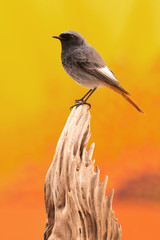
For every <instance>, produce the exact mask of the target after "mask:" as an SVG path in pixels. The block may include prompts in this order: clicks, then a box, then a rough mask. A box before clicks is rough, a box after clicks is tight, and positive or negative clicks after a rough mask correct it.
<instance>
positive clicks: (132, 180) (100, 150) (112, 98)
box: [0, 0, 160, 240]
mask: <svg viewBox="0 0 160 240" xmlns="http://www.w3.org/2000/svg"><path fill="white" fill-rule="evenodd" d="M0 12H1V13H0V18H1V19H0V25H1V28H0V29H1V31H0V41H1V43H0V47H1V54H0V66H1V71H0V79H1V87H0V104H1V117H0V131H1V135H0V137H1V139H0V146H1V150H0V160H1V167H0V215H1V222H0V226H1V227H0V236H1V239H3V240H8V239H16V240H20V239H24V240H25V239H26V240H27V239H43V231H44V225H45V217H46V216H45V209H44V200H43V198H44V197H43V185H44V179H45V174H46V172H47V169H48V168H49V165H50V163H51V161H52V159H53V155H54V151H55V147H56V144H57V141H58V138H59V135H60V133H61V131H62V129H63V127H64V124H65V122H66V120H67V117H68V115H69V113H70V110H69V107H70V106H71V105H73V103H74V99H77V98H80V97H81V96H83V95H84V94H85V92H86V91H87V89H84V88H83V87H81V86H78V85H77V84H76V83H74V81H72V80H71V79H70V78H69V76H67V75H66V73H65V72H64V70H63V68H62V65H61V61H60V51H61V47H60V43H59V42H58V41H57V40H55V39H52V38H51V36H52V35H58V34H60V33H61V32H63V31H65V30H75V31H78V32H80V33H81V34H82V35H83V36H84V37H85V38H86V39H87V41H88V42H89V43H90V44H91V45H92V46H94V47H95V48H96V49H97V50H98V51H99V52H100V54H101V55H102V56H103V58H104V60H105V61H106V63H107V64H108V66H109V67H110V68H111V69H112V71H113V72H114V73H115V75H116V77H117V78H118V80H119V82H120V83H121V85H122V86H123V87H124V88H125V89H126V90H127V91H129V92H130V93H131V94H132V96H133V98H134V99H135V100H136V102H137V103H138V104H139V105H140V106H141V108H142V109H143V110H144V112H145V115H141V114H139V112H138V111H136V110H135V109H134V108H133V107H132V106H131V105H129V104H128V103H127V102H126V101H125V100H124V99H122V98H121V96H120V95H118V94H116V93H114V92H112V91H111V90H109V89H107V88H103V89H99V90H97V91H96V92H95V93H94V95H93V96H92V97H91V99H90V103H91V104H92V108H91V115H92V119H91V131H92V137H91V140H90V143H91V142H93V141H94V142H95V143H96V148H95V152H94V157H95V159H96V165H98V166H99V168H100V170H101V180H102V179H103V178H104V176H105V175H108V176H109V183H108V188H107V194H109V193H110V190H111V189H112V188H114V189H115V196H114V202H113V209H114V211H115V216H116V218H118V221H119V223H120V224H121V225H122V230H123V236H122V239H123V240H127V239H130V240H134V239H136V240H141V239H145V240H150V239H158V238H159V237H158V236H159V229H158V227H159V222H160V204H159V203H160V174H159V172H160V164H159V158H160V128H159V126H160V111H159V107H160V31H159V25H160V14H159V13H160V2H159V1H158V0H154V1H153V0H145V1H144V0H141V1H139V0H130V1H128V0H122V1H117V0H112V1H106V0H99V1H95V0H93V1H91V0H85V1H83V0H82V1H64V0H59V1H54V0H52V1H51V0H48V1H45V0H42V1H36V0H27V1H26V0H24V1H20V0H15V1H11V0H9V1H3V2H2V3H1V7H0Z"/></svg>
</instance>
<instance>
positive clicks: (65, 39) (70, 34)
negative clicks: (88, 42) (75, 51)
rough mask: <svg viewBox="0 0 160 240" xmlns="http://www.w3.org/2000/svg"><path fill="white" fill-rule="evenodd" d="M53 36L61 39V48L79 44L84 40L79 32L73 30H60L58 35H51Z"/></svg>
mask: <svg viewBox="0 0 160 240" xmlns="http://www.w3.org/2000/svg"><path fill="white" fill-rule="evenodd" d="M53 38H57V39H59V40H60V41H61V43H62V48H63V47H64V48H65V47H66V48H68V47H72V46H75V47H76V46H80V45H83V43H84V42H85V39H84V38H83V37H82V36H81V35H80V34H79V33H77V32H74V31H66V32H62V33H61V34H60V35H59V36H53Z"/></svg>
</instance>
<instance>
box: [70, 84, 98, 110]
mask: <svg viewBox="0 0 160 240" xmlns="http://www.w3.org/2000/svg"><path fill="white" fill-rule="evenodd" d="M95 90H96V88H94V89H90V90H89V92H88V93H87V94H86V95H85V96H84V97H83V98H82V99H81V101H79V102H77V103H76V104H74V105H73V106H71V107H70V109H72V108H73V107H79V106H80V105H83V104H86V105H88V106H89V109H90V108H91V104H90V103H87V102H86V101H87V100H88V98H89V97H90V96H91V95H92V93H93V92H94V91H95ZM88 94H89V95H88ZM87 95H88V96H87ZM86 96H87V97H86ZM85 97H86V99H85V100H84V98H85Z"/></svg>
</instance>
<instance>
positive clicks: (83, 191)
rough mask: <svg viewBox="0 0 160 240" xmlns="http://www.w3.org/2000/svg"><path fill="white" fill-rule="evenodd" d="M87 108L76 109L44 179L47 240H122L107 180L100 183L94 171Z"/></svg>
mask: <svg viewBox="0 0 160 240" xmlns="http://www.w3.org/2000/svg"><path fill="white" fill-rule="evenodd" d="M90 117H91V116H90V112H89V110H88V108H87V106H85V105H83V106H79V107H78V108H76V107H74V109H73V110H72V112H71V114H70V116H69V118H68V120H67V123H66V125H65V127H64V129H63V132H62V134H61V136H60V138H59V141H58V144H57V147H56V152H55V155H54V159H53V162H52V163H51V166H50V168H49V170H48V172H47V175H46V179H45V207H46V214H47V219H46V227H45V233H44V239H45V240H47V239H48V240H120V239H121V233H122V230H121V226H120V225H119V224H118V223H117V220H116V219H115V217H114V212H113V210H112V199H113V190H112V192H111V194H110V195H109V196H106V195H105V191H106V185H107V180H108V177H107V176H106V178H105V179H104V181H103V183H102V184H100V183H99V174H100V171H99V169H98V168H96V171H94V161H92V154H93V150H94V143H93V144H92V145H91V146H90V147H89V149H88V151H87V150H86V146H87V143H88V141H89V138H90Z"/></svg>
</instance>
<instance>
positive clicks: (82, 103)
mask: <svg viewBox="0 0 160 240" xmlns="http://www.w3.org/2000/svg"><path fill="white" fill-rule="evenodd" d="M76 101H77V102H76ZM75 102H76V104H74V105H73V106H71V107H70V110H71V109H72V108H73V107H79V106H81V105H84V104H86V105H88V106H89V108H88V110H89V109H90V108H91V104H90V103H87V102H83V101H81V102H80V100H75Z"/></svg>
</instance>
